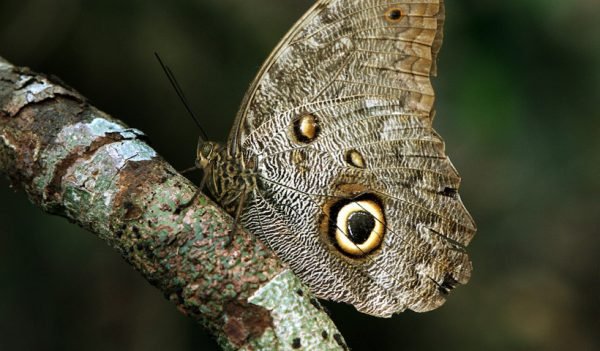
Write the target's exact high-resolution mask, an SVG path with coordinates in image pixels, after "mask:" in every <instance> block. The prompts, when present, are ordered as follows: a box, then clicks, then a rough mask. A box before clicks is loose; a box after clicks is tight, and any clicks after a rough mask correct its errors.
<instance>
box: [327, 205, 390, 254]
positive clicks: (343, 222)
mask: <svg viewBox="0 0 600 351" xmlns="http://www.w3.org/2000/svg"><path fill="white" fill-rule="evenodd" d="M364 211H366V212H369V213H370V214H371V215H372V216H373V217H374V219H375V226H374V227H373V230H371V233H370V234H369V238H368V239H367V241H365V242H364V243H362V244H355V243H353V242H352V240H350V239H349V237H348V234H347V230H348V218H350V215H351V214H352V213H355V212H364ZM340 229H343V230H344V231H342V230H340ZM384 229H385V218H384V215H383V211H382V208H381V206H379V204H377V203H376V202H374V201H370V200H362V201H355V202H351V203H349V204H347V205H345V206H344V207H342V209H341V210H340V211H339V212H338V215H337V218H336V231H335V240H336V242H337V244H338V246H339V247H340V249H342V251H344V252H345V253H347V254H350V255H354V256H364V255H366V254H368V253H369V252H371V251H373V250H375V249H376V248H377V247H379V245H380V244H381V241H382V240H383V234H384Z"/></svg>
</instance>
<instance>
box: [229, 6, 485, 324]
mask: <svg viewBox="0 0 600 351" xmlns="http://www.w3.org/2000/svg"><path fill="white" fill-rule="evenodd" d="M443 19H444V10H443V3H441V1H438V0H421V1H417V0H408V1H406V0H405V1H389V0H388V1H383V0H323V1H319V2H317V4H315V6H313V7H312V8H311V9H310V10H309V11H308V13H307V14H306V15H304V17H303V18H302V19H301V20H300V21H299V22H298V23H297V24H296V25H295V26H294V27H293V28H292V30H291V31H290V32H289V33H288V34H287V35H286V37H285V38H284V40H283V41H282V42H281V43H280V44H279V46H278V47H277V48H276V49H275V51H274V53H273V54H272V55H271V57H270V58H269V59H268V60H267V62H266V64H265V65H264V66H263V68H262V69H261V71H260V72H259V74H258V77H257V78H256V80H255V81H254V83H253V85H252V86H251V88H250V90H249V92H248V94H247V96H246V98H245V99H244V102H243V104H242V108H241V110H240V112H239V115H238V119H237V123H236V126H235V127H234V130H233V131H232V134H231V135H230V140H229V147H230V152H231V153H232V154H240V153H242V154H244V157H245V159H248V158H254V159H255V160H256V162H257V163H256V164H257V170H258V178H259V179H258V187H257V189H256V191H255V193H254V194H253V197H252V199H251V202H249V205H248V206H247V208H246V209H245V212H244V214H243V216H242V223H243V225H244V226H245V227H247V228H248V229H250V230H251V231H253V232H254V233H256V234H257V235H258V236H259V237H261V238H262V239H263V240H265V241H266V242H268V243H269V244H270V245H271V247H273V249H274V250H275V251H276V252H277V253H278V255H279V256H280V257H281V258H282V259H283V260H284V261H285V262H287V263H288V264H289V265H290V266H291V267H292V269H293V270H294V271H295V272H296V273H297V274H298V275H299V276H300V277H301V278H302V279H303V280H304V282H305V283H306V284H308V285H309V286H310V287H311V288H312V289H313V291H315V293H316V294H317V295H318V296H320V297H323V298H327V299H332V300H336V301H344V302H348V303H351V304H353V305H354V306H355V307H356V308H357V309H359V310H360V311H362V312H366V313H370V314H373V315H376V316H390V315H391V314H392V313H394V312H399V311H402V310H404V309H405V308H411V309H413V310H416V311H425V310H430V309H432V308H435V307H437V306H439V305H441V303H443V301H444V300H445V294H446V293H447V291H448V290H450V289H451V288H452V287H454V285H456V284H458V283H466V281H467V280H468V278H469V276H470V271H471V265H470V262H469V260H468V257H467V255H466V252H465V250H464V246H466V245H467V244H468V242H469V241H470V239H471V238H472V236H473V235H474V233H475V225H474V223H473V221H472V219H471V217H470V216H469V214H468V213H467V211H466V210H465V209H464V206H463V205H462V202H461V200H460V198H459V197H458V195H457V194H456V189H458V186H459V182H460V178H459V176H458V174H457V173H456V171H455V169H454V167H453V166H452V164H451V163H450V161H449V160H448V158H447V157H446V155H445V153H444V143H443V141H442V140H441V138H440V137H439V135H438V134H437V133H436V132H435V131H433V129H432V127H431V123H432V117H431V116H432V115H433V113H432V110H433V102H434V92H433V88H432V86H431V81H430V76H431V75H432V74H434V73H435V59H436V55H437V53H438V51H439V49H440V46H441V42H442V30H441V25H442V23H443ZM357 199H366V200H367V202H359V204H364V203H375V204H376V207H377V206H378V207H379V208H380V209H382V211H383V212H384V214H383V216H382V217H383V218H384V219H383V220H379V219H378V217H376V216H373V218H374V219H375V220H377V221H379V222H380V223H383V224H384V227H385V228H384V230H383V232H384V234H383V235H382V237H381V238H380V239H381V240H380V243H379V244H378V245H380V246H378V247H377V248H376V249H374V250H372V251H369V252H365V254H364V255H356V252H359V251H356V250H355V251H356V252H355V254H352V255H348V254H347V252H346V253H344V252H341V251H340V246H339V245H338V244H337V243H336V242H335V241H334V240H333V239H332V235H330V234H331V233H330V231H331V227H332V226H331V224H332V223H333V224H335V225H337V224H336V223H337V222H336V218H335V214H336V213H337V212H336V211H337V209H338V208H341V207H344V206H345V204H347V203H350V202H356V201H358V200H357ZM369 201H371V202H369ZM361 206H362V205H361ZM370 223H371V224H374V223H375V221H374V220H372V221H371V222H370ZM333 231H334V232H335V228H333ZM378 242H379V241H378ZM361 250H362V249H361Z"/></svg>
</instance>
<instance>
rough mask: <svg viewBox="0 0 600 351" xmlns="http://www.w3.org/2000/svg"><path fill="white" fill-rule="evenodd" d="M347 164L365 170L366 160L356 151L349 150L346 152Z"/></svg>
mask: <svg viewBox="0 0 600 351" xmlns="http://www.w3.org/2000/svg"><path fill="white" fill-rule="evenodd" d="M346 162H348V163H349V164H350V165H351V166H354V167H356V168H365V167H366V165H365V159H364V157H363V156H362V155H361V153H360V152H358V151H356V150H349V151H348V152H346Z"/></svg>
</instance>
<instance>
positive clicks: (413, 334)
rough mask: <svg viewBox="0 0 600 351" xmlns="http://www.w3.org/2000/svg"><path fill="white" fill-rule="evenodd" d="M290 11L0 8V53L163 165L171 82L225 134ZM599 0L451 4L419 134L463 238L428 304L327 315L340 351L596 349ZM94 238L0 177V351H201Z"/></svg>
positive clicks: (89, 0)
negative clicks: (438, 167)
mask: <svg viewBox="0 0 600 351" xmlns="http://www.w3.org/2000/svg"><path fill="white" fill-rule="evenodd" d="M310 3H311V1H307V0H302V1H300V0H294V1H282V0H252V1H244V0H180V1H170V2H167V1H149V0H146V1H142V0H85V1H84V0H54V1H50V0H2V1H1V2H0V55H1V56H4V57H5V58H6V59H8V60H10V61H12V62H13V63H15V64H18V65H27V66H30V67H32V68H33V69H35V70H37V71H40V72H45V73H52V74H55V75H57V76H59V77H61V78H62V79H63V80H64V81H65V82H67V83H68V84H70V85H72V86H73V87H75V88H76V89H78V90H79V91H80V92H81V93H83V94H84V95H85V96H87V97H88V98H89V99H90V100H91V101H92V103H94V104H95V105H96V106H97V107H99V108H101V109H103V110H104V111H106V112H108V113H111V114H112V115H114V116H116V117H118V118H121V119H122V120H124V121H125V122H126V123H128V124H129V125H131V126H134V127H137V128H139V129H142V130H143V131H145V132H146V133H147V134H148V136H149V137H150V139H151V141H152V144H153V146H154V147H155V148H156V149H157V150H158V151H159V152H160V153H161V154H162V155H163V156H164V157H165V158H166V159H167V160H169V161H171V162H172V163H173V164H174V165H175V167H177V168H179V169H183V168H187V167H188V166H191V165H192V163H193V159H194V151H195V146H196V138H197V131H196V129H195V127H194V125H193V123H192V122H191V120H190V119H189V118H188V116H187V114H186V113H185V111H184V109H183V107H182V106H181V105H180V103H179V102H178V100H177V99H176V97H175V95H174V93H173V91H172V90H171V88H170V87H169V85H168V83H167V82H166V79H165V77H164V75H163V73H162V72H161V70H160V68H159V66H158V65H157V63H156V61H155V59H154V57H153V52H154V51H158V52H159V53H161V54H162V56H163V58H164V59H165V60H166V61H167V62H168V63H169V65H170V66H171V67H172V69H173V70H174V71H175V73H176V75H177V76H178V79H179V81H180V84H181V85H182V86H183V88H184V90H185V91H186V94H187V96H188V99H189V100H190V101H191V105H192V107H193V109H194V110H195V111H197V112H198V114H199V115H200V116H201V118H202V123H203V124H204V125H205V129H206V130H207V132H208V134H209V135H211V136H212V137H213V138H214V139H215V140H224V139H225V137H226V135H227V132H228V130H229V128H230V126H231V124H232V122H233V116H234V114H235V112H236V111H237V108H238V105H239V102H240V100H241V98H242V96H243V94H244V91H245V89H246V87H247V86H248V84H249V83H250V81H251V79H252V78H253V77H254V75H255V73H256V71H257V69H258V68H259V66H260V64H261V63H262V61H263V59H264V58H265V57H266V56H267V55H268V54H269V52H270V50H271V49H272V48H273V47H274V46H275V44H276V43H277V41H278V40H279V38H281V37H282V35H283V34H284V33H285V32H286V31H287V29H288V28H289V27H290V26H291V25H292V24H293V23H294V21H295V20H296V19H297V18H298V17H299V16H300V15H301V14H302V13H303V12H304V11H305V10H306V9H307V8H308V7H309V6H310ZM599 18H600V2H598V0H571V1H564V0H563V1H558V0H521V1H491V0H454V1H448V4H447V25H446V39H445V44H444V47H443V49H442V53H441V57H440V69H439V72H440V76H439V78H437V79H436V80H435V82H434V84H435V86H436V88H437V93H438V100H437V109H438V115H437V119H436V121H435V125H436V128H437V130H438V131H439V132H440V133H441V134H442V136H444V138H445V139H446V142H447V151H448V153H449V155H450V157H451V159H452V160H453V162H454V164H455V165H456V167H457V168H458V170H459V172H460V173H461V175H462V176H463V185H462V188H461V195H462V198H463V200H464V202H465V204H466V206H467V207H468V209H469V210H470V211H471V213H472V215H473V217H474V218H475V219H476V221H477V224H478V227H479V231H478V234H477V236H476V237H475V240H474V241H473V242H472V244H471V246H470V255H471V257H472V260H473V263H474V267H475V270H474V275H473V278H472V280H471V282H470V283H469V285H467V286H466V287H461V288H459V289H457V291H456V292H455V293H453V294H452V295H451V296H450V298H449V300H448V302H447V303H446V305H445V306H444V307H442V308H440V309H439V310H436V311H434V312H430V313H426V314H416V313H412V312H407V313H403V314H400V315H397V316H395V317H394V318H392V319H376V318H372V317H369V316H366V315H361V314H359V313H358V312H356V311H355V310H354V309H353V308H352V307H348V306H344V305H336V304H330V303H329V304H327V306H328V308H329V310H330V311H331V314H332V318H333V319H334V320H335V322H336V323H337V325H338V326H339V328H340V329H341V330H342V333H343V334H344V335H345V337H346V339H347V341H348V343H349V345H350V346H351V347H352V349H353V350H373V349H377V350H438V349H445V350H459V349H460V350H566V349H569V350H600V264H599V263H598V257H599V255H600V228H599V223H600V219H599V218H598V217H599V216H600V201H599V194H600V179H599V177H600V171H599V169H600V157H599V152H600V133H599V132H600V120H599V117H600V113H599V112H598V111H599V110H598V109H599V102H600V20H598V19H599ZM213 349H216V344H215V343H214V342H213V341H212V340H211V339H210V337H209V336H208V335H207V334H206V333H205V332H204V331H203V330H202V329H201V328H199V327H198V326H197V325H195V324H194V323H193V322H191V321H190V320H188V319H187V318H186V317H184V316H183V315H181V314H180V313H179V312H178V311H177V310H176V309H175V308H174V307H173V306H172V305H171V304H170V303H169V302H167V301H166V300H165V299H164V298H163V296H162V295H161V293H159V292H158V291H157V290H156V289H155V288H153V287H151V286H150V285H149V284H148V283H147V282H146V281H144V280H143V278H141V277H140V276H139V275H138V274H137V273H135V272H134V271H133V270H132V269H131V268H130V267H129V266H128V265H127V264H126V263H125V262H124V261H123V260H122V259H121V258H120V256H119V255H118V254H117V253H116V252H113V251H112V250H111V249H109V248H108V247H107V246H106V245H105V244H104V243H103V242H101V241H100V240H98V239H97V238H95V237H94V236H93V235H91V234H89V233H87V232H85V231H83V230H81V229H79V228H77V227H75V226H74V225H71V224H70V223H68V222H67V221H66V220H64V219H62V218H57V217H51V216H48V215H45V214H43V213H42V212H41V211H40V210H38V209H36V208H34V207H33V206H32V205H30V204H29V203H28V201H27V199H26V197H25V196H24V194H23V193H22V192H16V193H15V192H14V191H13V190H10V189H9V184H8V182H7V181H6V180H5V179H1V180H0V350H174V351H175V350H213Z"/></svg>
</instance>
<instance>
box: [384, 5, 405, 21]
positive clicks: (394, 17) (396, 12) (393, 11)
mask: <svg viewBox="0 0 600 351" xmlns="http://www.w3.org/2000/svg"><path fill="white" fill-rule="evenodd" d="M384 17H385V20H386V21H388V22H390V23H398V22H400V21H401V20H402V17H404V13H403V12H402V9H400V8H398V7H392V8H389V9H388V10H387V11H386V12H385V15H384Z"/></svg>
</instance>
